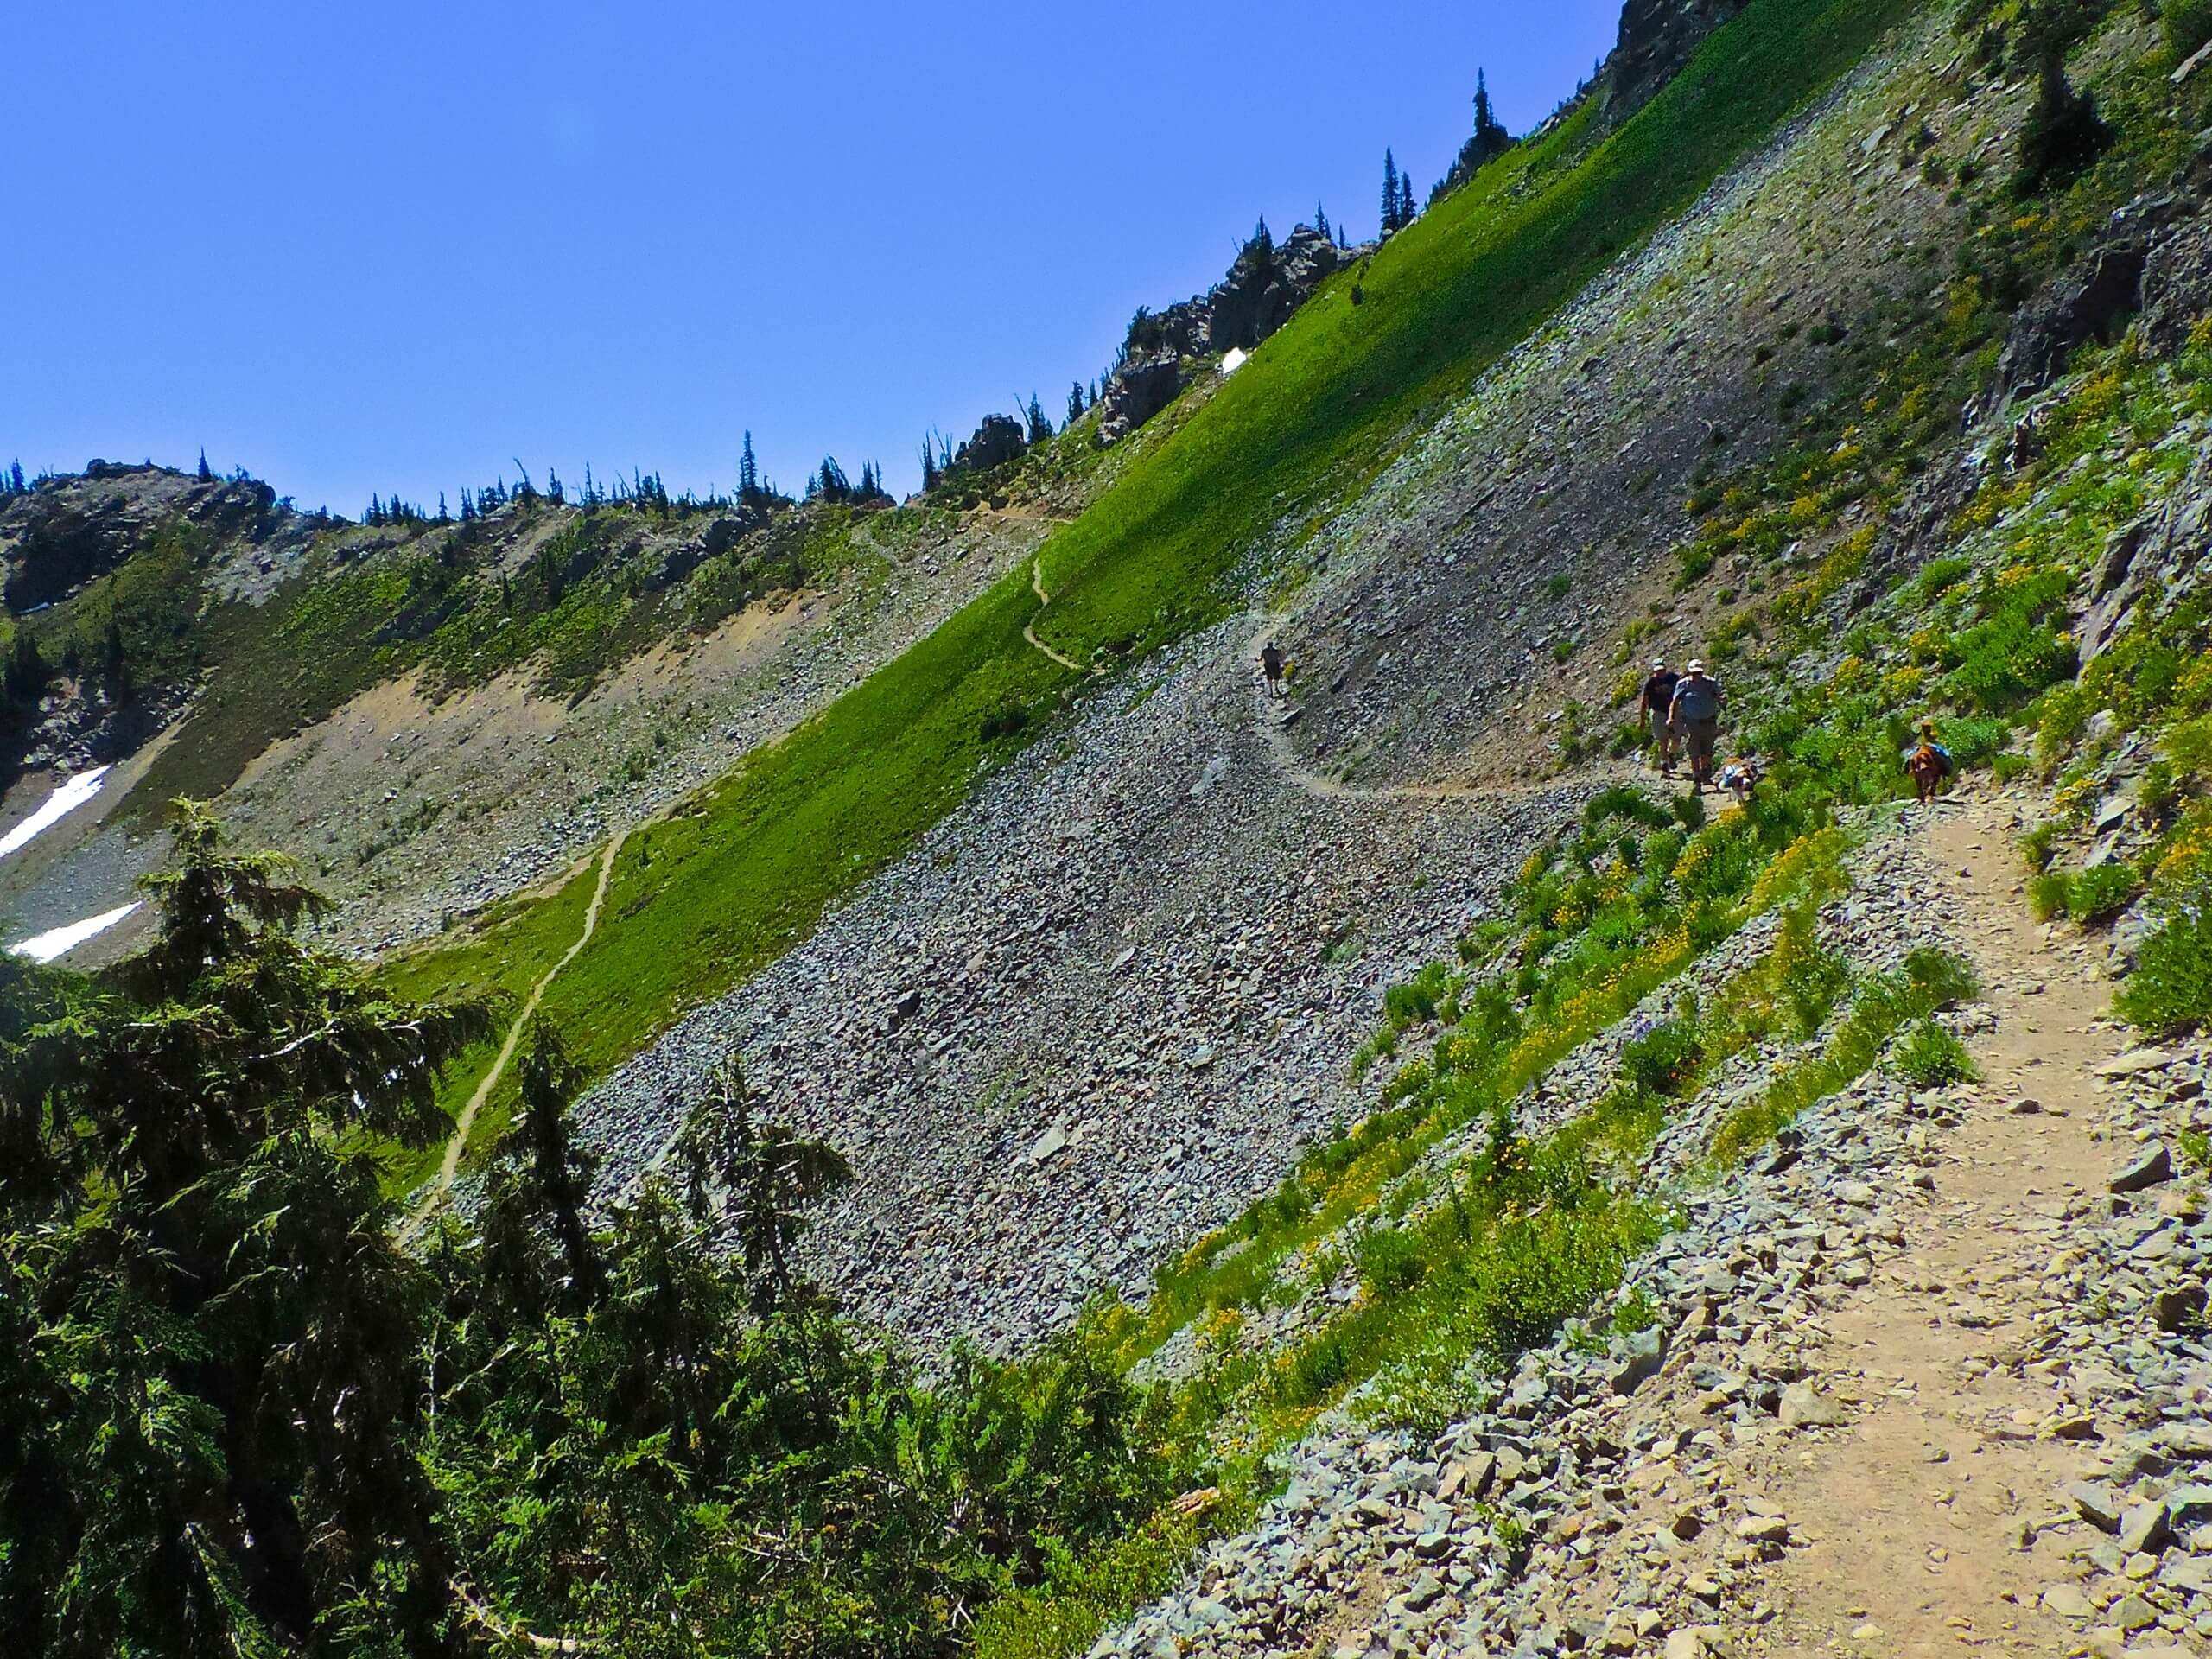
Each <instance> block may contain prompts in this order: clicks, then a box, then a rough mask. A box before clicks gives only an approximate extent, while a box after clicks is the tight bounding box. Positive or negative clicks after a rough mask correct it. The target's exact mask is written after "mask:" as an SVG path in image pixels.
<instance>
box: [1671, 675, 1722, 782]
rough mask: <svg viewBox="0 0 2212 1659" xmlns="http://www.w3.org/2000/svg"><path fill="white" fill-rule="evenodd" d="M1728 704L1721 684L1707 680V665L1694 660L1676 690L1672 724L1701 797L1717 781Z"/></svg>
mask: <svg viewBox="0 0 2212 1659" xmlns="http://www.w3.org/2000/svg"><path fill="white" fill-rule="evenodd" d="M1727 701H1728V697H1727V694H1726V692H1724V691H1723V690H1721V689H1720V682H1719V681H1718V680H1714V679H1709V678H1707V676H1706V672H1705V664H1704V663H1702V662H1701V661H1700V660H1699V659H1698V658H1694V657H1693V658H1690V665H1689V667H1688V669H1687V670H1685V671H1683V674H1682V677H1681V681H1680V683H1677V684H1676V685H1675V698H1674V702H1673V704H1672V708H1673V714H1672V715H1671V721H1672V723H1673V725H1674V728H1675V737H1676V738H1677V739H1678V740H1679V741H1681V745H1682V747H1683V748H1684V749H1685V750H1686V751H1687V752H1688V754H1689V760H1690V787H1691V789H1692V790H1693V791H1694V792H1695V793H1697V794H1700V795H1702V794H1703V793H1704V792H1705V786H1706V785H1707V784H1709V783H1711V782H1712V781H1713V745H1714V744H1715V743H1717V742H1719V739H1720V710H1721V709H1722V707H1723V706H1724V705H1725V704H1726V702H1727Z"/></svg>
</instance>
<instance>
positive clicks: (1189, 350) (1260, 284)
mask: <svg viewBox="0 0 2212 1659" xmlns="http://www.w3.org/2000/svg"><path fill="white" fill-rule="evenodd" d="M1262 229H1263V231H1264V227H1262ZM1361 252H1363V250H1361V249H1352V250H1346V249H1343V248H1339V247H1338V245H1336V243H1335V242H1333V241H1332V240H1331V239H1330V238H1329V235H1328V233H1327V232H1325V231H1321V230H1317V229H1316V228H1314V227H1313V226H1310V225H1300V226H1298V227H1297V228H1296V229H1295V230H1294V231H1292V232H1291V233H1290V235H1289V236H1288V237H1287V238H1284V240H1283V241H1282V242H1281V243H1277V242H1275V241H1274V238H1272V237H1268V236H1267V235H1265V234H1261V235H1255V237H1254V238H1252V239H1251V240H1250V241H1249V242H1247V243H1246V244H1245V245H1244V246H1243V248H1242V249H1241V250H1240V251H1238V253H1237V255H1236V260H1235V262H1234V263H1233V264H1230V267H1229V272H1228V274H1227V275H1226V276H1224V277H1223V278H1222V279H1221V281H1220V282H1218V283H1216V284H1214V286H1213V287H1212V288H1211V289H1207V290H1206V292H1205V293H1204V294H1200V295H1197V296H1193V297H1192V298H1190V299H1187V300H1185V301H1182V302H1179V304H1175V305H1171V306H1169V307H1168V308H1166V310H1165V311H1159V312H1154V311H1150V310H1140V311H1139V312H1138V313H1137V315H1136V320H1135V321H1134V322H1132V323H1131V324H1130V325H1129V332H1128V338H1127V339H1126V340H1123V342H1122V355H1121V360H1120V361H1119V362H1118V363H1117V364H1116V366H1115V369H1114V372H1113V374H1112V375H1111V376H1110V377H1109V378H1108V380H1107V382H1106V387H1105V390H1104V391H1103V393H1102V394H1101V395H1100V397H1099V405H1100V415H1099V422H1098V442H1100V443H1102V444H1110V443H1114V442H1118V441H1120V440H1121V439H1122V438H1123V437H1125V436H1127V435H1128V434H1129V433H1130V432H1132V431H1134V430H1135V429H1136V428H1138V427H1140V426H1142V425H1143V424H1144V423H1146V422H1147V421H1148V420H1150V419H1151V418H1152V417H1153V416H1155V415H1157V414H1158V413H1160V410H1163V409H1165V408H1166V407H1167V405H1168V404H1171V403H1173V402H1174V401H1175V397H1176V394H1177V393H1178V392H1179V391H1182V389H1183V388H1184V386H1185V385H1187V384H1188V381H1189V376H1188V373H1187V372H1186V370H1185V367H1184V359H1187V358H1194V357H1211V356H1217V355H1218V354H1219V353H1224V352H1227V351H1230V350H1234V349H1242V350H1245V351H1249V350H1250V349H1251V348H1252V347H1253V346H1257V345H1258V344H1259V343H1260V342H1261V341H1262V340H1265V339H1267V338H1268V335H1270V334H1274V332H1275V330H1276V329H1278V328H1280V327H1282V326H1283V324H1284V323H1286V322H1287V321H1289V320H1290V316H1291V314H1292V313H1293V312H1294V311H1296V310H1297V309H1298V308H1299V307H1300V306H1301V305H1303V304H1305V303H1306V301H1307V300H1309V299H1311V298H1312V297H1313V293H1314V290H1315V289H1319V287H1320V286H1321V284H1322V283H1325V282H1326V281H1327V280H1328V279H1329V277H1331V276H1332V275H1333V274H1334V273H1335V271H1336V270H1337V269H1338V266H1339V265H1341V264H1344V262H1345V261H1347V260H1350V259H1353V258H1357V257H1359V255H1360V253H1361Z"/></svg>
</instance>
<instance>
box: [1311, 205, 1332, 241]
mask: <svg viewBox="0 0 2212 1659" xmlns="http://www.w3.org/2000/svg"><path fill="white" fill-rule="evenodd" d="M1313 228H1314V229H1315V230H1317V231H1319V232H1321V239H1322V240H1323V241H1328V240H1330V239H1331V238H1330V232H1329V210H1328V209H1327V208H1325V207H1322V205H1321V204H1320V203H1319V202H1318V201H1317V202H1315V203H1314V204H1313Z"/></svg>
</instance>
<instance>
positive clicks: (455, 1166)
mask: <svg viewBox="0 0 2212 1659" xmlns="http://www.w3.org/2000/svg"><path fill="white" fill-rule="evenodd" d="M629 834H630V832H629V831H628V830H627V829H618V830H616V831H615V832H614V834H613V836H612V837H611V838H610V839H609V840H608V842H607V849H606V850H605V851H604V852H602V853H601V855H600V858H599V876H598V879H597V881H596V882H595V884H594V886H593V887H592V893H591V902H590V903H589V904H588V905H587V906H585V907H584V925H583V927H582V930H581V931H579V932H578V933H577V935H576V937H575V941H574V942H573V943H572V944H570V945H569V948H568V949H567V950H564V951H563V952H562V953H561V959H560V960H559V961H558V962H556V963H554V964H553V965H552V966H551V967H550V968H548V969H546V970H545V972H544V973H543V975H542V976H540V977H539V979H538V982H537V984H535V985H533V986H531V988H530V995H529V996H528V997H527V998H525V999H524V1002H523V1005H522V1007H521V1010H520V1011H519V1012H518V1013H517V1014H516V1015H515V1017H514V1023H513V1024H512V1025H510V1026H509V1027H507V1034H506V1037H505V1039H503V1040H502V1041H501V1042H500V1044H499V1053H498V1054H497V1055H496V1056H495V1057H494V1058H493V1061H492V1069H491V1070H490V1071H486V1073H485V1074H484V1077H483V1080H482V1081H481V1082H480V1083H479V1084H477V1085H476V1088H475V1091H474V1093H472V1094H471V1095H470V1096H468V1103H467V1105H465V1106H463V1107H462V1108H461V1115H460V1116H458V1117H456V1118H454V1123H453V1138H452V1139H451V1140H450V1141H447V1142H446V1151H445V1156H444V1157H443V1158H442V1159H441V1160H439V1163H438V1176H437V1179H435V1180H434V1181H432V1182H431V1183H430V1184H429V1185H428V1186H427V1187H426V1188H424V1189H423V1198H422V1201H421V1202H420V1203H419V1204H417V1205H416V1208H415V1214H414V1216H413V1217H412V1218H411V1224H412V1225H413V1226H415V1227H419V1226H421V1225H422V1224H423V1220H424V1219H425V1218H426V1217H428V1216H429V1213H430V1211H432V1210H434V1209H435V1207H436V1206H437V1204H438V1201H439V1200H440V1199H441V1198H443V1197H444V1196H445V1194H446V1193H447V1192H449V1191H450V1190H451V1189H452V1187H453V1178H454V1173H455V1172H457V1171H458V1170H459V1169H460V1167H461V1154H462V1152H464V1151H465V1150H466V1149H467V1146H468V1132H469V1130H470V1129H471V1128H473V1127H474V1125H475V1122H476V1114H477V1113H478V1112H479V1111H480V1110H481V1109H483V1105H484V1103H485V1102H486V1101H487V1100H489V1099H490V1098H491V1097H492V1090H493V1089H494V1088H496V1087H498V1086H499V1079H500V1078H501V1077H505V1075H506V1070H507V1066H508V1064H509V1063H510V1062H511V1061H512V1060H513V1058H514V1057H515V1050H516V1049H517V1048H518V1047H520V1046H521V1045H522V1034H523V1032H524V1028H525V1027H528V1026H529V1024H530V1017H531V1015H532V1014H536V1013H537V1005H538V1004H539V1003H540V1002H543V1001H544V1000H545V993H546V991H547V990H548V989H549V988H551V986H552V983H553V982H554V981H555V980H556V979H558V978H559V977H560V976H561V970H562V969H563V968H566V967H567V966H568V965H569V963H572V962H574V961H575V959H576V953H577V952H578V951H580V950H582V949H583V948H584V946H586V945H587V944H590V943H591V936H592V935H593V934H594V932H596V931H598V930H599V912H600V910H601V907H602V906H605V904H606V903H607V883H608V881H609V880H612V879H613V874H614V861H615V859H616V858H617V857H618V856H619V855H620V853H621V851H622V843H623V842H624V841H626V840H627V839H628V838H629Z"/></svg>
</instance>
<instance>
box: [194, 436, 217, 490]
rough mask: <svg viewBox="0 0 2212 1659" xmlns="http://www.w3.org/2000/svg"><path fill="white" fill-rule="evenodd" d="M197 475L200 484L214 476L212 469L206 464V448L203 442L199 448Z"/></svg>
mask: <svg viewBox="0 0 2212 1659" xmlns="http://www.w3.org/2000/svg"><path fill="white" fill-rule="evenodd" d="M198 476H199V479H200V482H201V483H202V484H205V483H207V482H209V481H210V480H213V478H214V476H215V474H214V472H213V469H212V468H211V467H209V466H208V465H207V446H206V445H205V444H203V445H201V446H200V472H199V474H198Z"/></svg>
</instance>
